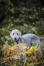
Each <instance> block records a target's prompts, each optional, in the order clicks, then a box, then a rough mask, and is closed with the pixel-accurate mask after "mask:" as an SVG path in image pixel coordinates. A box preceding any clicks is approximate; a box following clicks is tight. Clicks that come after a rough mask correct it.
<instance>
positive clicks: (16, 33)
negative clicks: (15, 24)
mask: <svg viewBox="0 0 44 66" xmlns="http://www.w3.org/2000/svg"><path fill="white" fill-rule="evenodd" d="M10 36H11V38H12V39H13V40H15V41H18V40H19V38H21V32H20V31H19V30H17V29H14V30H12V31H11V33H10Z"/></svg>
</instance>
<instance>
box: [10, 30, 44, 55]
mask: <svg viewBox="0 0 44 66" xmlns="http://www.w3.org/2000/svg"><path fill="white" fill-rule="evenodd" d="M10 36H11V38H12V39H13V40H14V41H15V44H18V43H22V44H26V46H27V47H29V46H31V45H32V44H33V43H34V44H36V45H37V46H40V40H41V39H42V40H43V39H44V37H39V36H37V35H35V34H24V35H21V32H20V31H19V30H17V29H14V30H12V31H11V32H10ZM39 53H40V55H41V56H42V52H41V49H40V48H39Z"/></svg>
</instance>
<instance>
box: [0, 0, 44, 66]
mask: <svg viewBox="0 0 44 66" xmlns="http://www.w3.org/2000/svg"><path fill="white" fill-rule="evenodd" d="M13 29H19V30H20V31H21V32H22V34H26V33H34V34H36V35H38V36H40V37H44V0H0V58H1V60H2V59H3V57H4V54H3V52H2V48H3V45H5V46H4V48H5V47H6V49H8V45H13V44H14V41H13V40H12V39H11V38H10V32H11V30H13ZM41 48H42V51H43V59H44V41H41ZM4 52H5V50H4ZM7 52H8V53H7ZM7 52H6V54H9V50H7ZM5 56H6V55H5ZM12 56H13V54H12ZM1 60H0V66H11V65H8V64H6V65H5V59H4V61H3V62H2V61H1ZM9 60H10V59H9ZM12 61H13V60H12ZM7 63H8V60H7ZM10 63H11V60H10ZM12 63H13V62H12ZM40 65H41V64H40ZM14 66H16V65H14ZM20 66H21V65H20ZM27 66H29V65H27ZM32 66H33V65H32ZM41 66H42V65H41ZM43 66H44V65H43Z"/></svg>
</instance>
